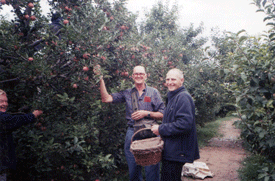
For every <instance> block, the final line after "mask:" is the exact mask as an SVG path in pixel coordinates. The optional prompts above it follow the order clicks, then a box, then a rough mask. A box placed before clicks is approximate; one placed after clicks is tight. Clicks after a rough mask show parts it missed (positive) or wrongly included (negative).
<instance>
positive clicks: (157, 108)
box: [153, 90, 165, 114]
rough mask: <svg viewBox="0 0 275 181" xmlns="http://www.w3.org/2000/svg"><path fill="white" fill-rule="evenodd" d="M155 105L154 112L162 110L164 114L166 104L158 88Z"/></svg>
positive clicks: (155, 93) (154, 99)
mask: <svg viewBox="0 0 275 181" xmlns="http://www.w3.org/2000/svg"><path fill="white" fill-rule="evenodd" d="M153 105H154V112H161V113H162V114H164V109H165V105H164V103H163V101H162V98H161V96H160V93H159V91H158V90H155V91H154V95H153Z"/></svg>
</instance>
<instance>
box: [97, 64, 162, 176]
mask: <svg viewBox="0 0 275 181" xmlns="http://www.w3.org/2000/svg"><path fill="white" fill-rule="evenodd" d="M99 68H100V66H99V65H98V66H97V67H95V69H94V72H95V74H96V75H100V73H101V72H100V69H99ZM132 79H133V80H134V84H135V86H134V87H132V88H129V89H126V90H123V91H120V92H117V93H113V94H109V93H108V92H107V89H106V87H105V83H104V80H103V77H102V76H101V77H100V93H101V100H102V102H106V103H125V104H126V120H127V124H128V129H127V132H126V138H125V143H124V152H125V156H126V160H127V163H128V167H129V177H130V181H142V180H143V179H142V172H141V170H142V167H141V166H140V165H137V164H136V162H135V158H134V155H133V154H132V153H131V152H130V145H131V139H132V136H133V134H134V127H135V128H136V127H137V126H136V124H135V122H136V121H139V120H143V119H147V120H154V119H162V117H163V112H164V103H163V101H162V99H161V96H160V93H159V91H158V90H157V89H155V88H153V87H149V86H147V84H146V83H145V81H146V79H147V74H146V72H145V68H144V67H143V66H140V65H139V66H135V67H134V69H133V74H132ZM133 94H135V95H136V98H137V104H138V108H139V109H138V110H134V106H133V105H132V100H133V97H132V95H133ZM145 176H146V180H147V181H159V163H158V164H156V165H150V166H145Z"/></svg>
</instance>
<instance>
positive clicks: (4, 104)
mask: <svg viewBox="0 0 275 181" xmlns="http://www.w3.org/2000/svg"><path fill="white" fill-rule="evenodd" d="M7 108H8V98H7V96H6V95H4V94H2V95H0V112H6V111H7Z"/></svg>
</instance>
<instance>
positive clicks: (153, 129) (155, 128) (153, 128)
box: [151, 125, 159, 136]
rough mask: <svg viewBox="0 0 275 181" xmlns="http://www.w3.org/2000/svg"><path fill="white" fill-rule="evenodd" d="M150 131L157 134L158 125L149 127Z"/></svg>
mask: <svg viewBox="0 0 275 181" xmlns="http://www.w3.org/2000/svg"><path fill="white" fill-rule="evenodd" d="M151 131H152V132H153V133H154V134H155V135H157V136H158V135H159V125H153V126H152V128H151Z"/></svg>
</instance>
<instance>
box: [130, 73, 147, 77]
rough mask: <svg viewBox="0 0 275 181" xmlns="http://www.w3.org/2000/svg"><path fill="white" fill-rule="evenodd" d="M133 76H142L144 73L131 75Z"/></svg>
mask: <svg viewBox="0 0 275 181" xmlns="http://www.w3.org/2000/svg"><path fill="white" fill-rule="evenodd" d="M133 75H134V76H144V75H145V73H133Z"/></svg>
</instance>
